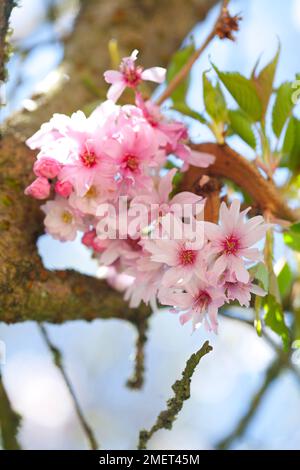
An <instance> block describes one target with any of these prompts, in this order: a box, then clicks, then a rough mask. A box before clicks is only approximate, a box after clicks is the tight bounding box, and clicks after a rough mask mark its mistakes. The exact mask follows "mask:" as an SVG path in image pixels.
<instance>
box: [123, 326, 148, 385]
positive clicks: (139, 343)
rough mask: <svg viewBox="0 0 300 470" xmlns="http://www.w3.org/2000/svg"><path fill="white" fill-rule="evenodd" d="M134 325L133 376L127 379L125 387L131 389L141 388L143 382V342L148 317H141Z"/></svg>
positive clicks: (144, 341) (145, 337) (144, 340)
mask: <svg viewBox="0 0 300 470" xmlns="http://www.w3.org/2000/svg"><path fill="white" fill-rule="evenodd" d="M135 326H136V329H137V339H136V345H135V348H136V351H135V358H134V359H135V367H134V372H133V376H132V377H131V378H130V379H128V381H127V387H129V388H133V389H139V388H142V386H143V384H144V372H145V344H146V341H147V335H146V332H147V329H148V319H147V318H145V317H142V318H141V320H140V321H139V323H138V324H137V325H135Z"/></svg>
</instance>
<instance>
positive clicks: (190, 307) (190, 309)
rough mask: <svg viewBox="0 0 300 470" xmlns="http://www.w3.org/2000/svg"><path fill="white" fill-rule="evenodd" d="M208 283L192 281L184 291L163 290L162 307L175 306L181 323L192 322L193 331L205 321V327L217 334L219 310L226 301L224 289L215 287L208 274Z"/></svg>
mask: <svg viewBox="0 0 300 470" xmlns="http://www.w3.org/2000/svg"><path fill="white" fill-rule="evenodd" d="M206 279H207V281H204V280H200V279H192V280H191V281H190V282H189V283H188V284H186V285H185V286H184V290H183V289H179V288H176V287H172V288H168V289H165V288H162V289H160V291H159V293H158V299H159V301H160V303H161V304H162V305H170V306H173V311H175V312H180V313H181V316H180V322H181V324H185V323H186V322H187V321H189V320H192V323H193V330H195V329H196V328H197V327H198V326H199V324H200V323H202V322H203V321H204V323H205V327H206V328H207V329H208V330H209V331H210V330H213V331H214V332H215V333H217V330H218V319H217V314H218V309H219V308H220V307H222V305H224V303H225V301H226V297H225V293H224V290H223V289H222V287H220V286H218V285H215V284H214V283H213V282H212V281H211V280H210V279H209V275H208V274H207V277H206Z"/></svg>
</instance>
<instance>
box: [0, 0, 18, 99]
mask: <svg viewBox="0 0 300 470" xmlns="http://www.w3.org/2000/svg"><path fill="white" fill-rule="evenodd" d="M15 5H16V2H15V1H14V0H2V2H1V4H0V85H1V81H4V80H5V79H6V70H5V65H6V62H7V60H8V58H9V53H10V47H9V42H8V39H7V35H8V31H9V17H10V14H11V11H12V9H13V7H14V6H15ZM0 104H1V103H0Z"/></svg>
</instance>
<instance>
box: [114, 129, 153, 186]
mask: <svg viewBox="0 0 300 470" xmlns="http://www.w3.org/2000/svg"><path fill="white" fill-rule="evenodd" d="M156 151H157V142H156V139H155V135H154V133H153V131H152V129H151V127H150V126H148V125H145V124H144V125H138V126H136V127H132V126H129V125H126V126H124V127H122V129H121V131H120V134H119V138H118V140H110V141H109V142H108V143H107V154H108V155H110V156H111V158H114V163H115V164H116V166H117V176H118V179H117V182H118V185H119V188H120V191H121V194H129V195H134V194H136V193H137V192H138V191H141V190H143V189H144V190H145V189H147V190H150V189H151V187H152V184H153V182H152V178H151V176H150V174H149V168H150V167H151V166H155V165H156V162H155V160H154V157H155V153H156Z"/></svg>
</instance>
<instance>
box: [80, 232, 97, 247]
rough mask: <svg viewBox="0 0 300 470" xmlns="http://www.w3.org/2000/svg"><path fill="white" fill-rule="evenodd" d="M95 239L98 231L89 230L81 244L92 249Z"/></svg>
mask: <svg viewBox="0 0 300 470" xmlns="http://www.w3.org/2000/svg"><path fill="white" fill-rule="evenodd" d="M95 237H96V230H89V231H88V232H85V233H84V234H83V236H82V239H81V242H82V243H83V244H84V245H85V246H88V247H91V246H92V244H93V241H94V238H95Z"/></svg>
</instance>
